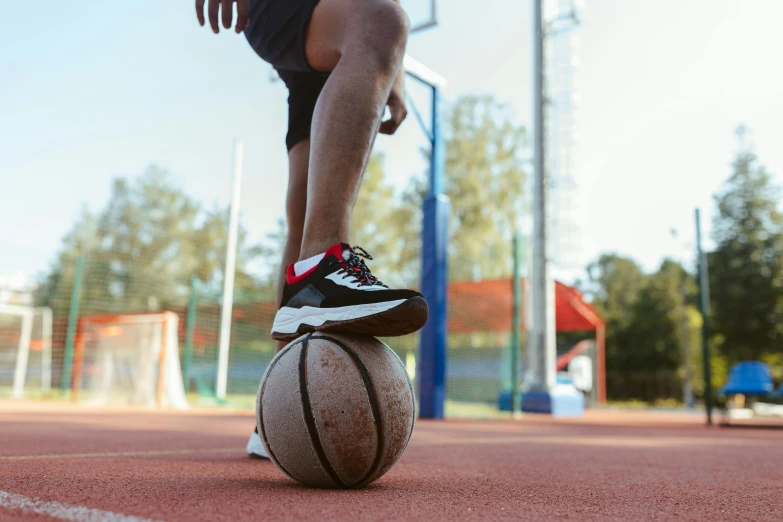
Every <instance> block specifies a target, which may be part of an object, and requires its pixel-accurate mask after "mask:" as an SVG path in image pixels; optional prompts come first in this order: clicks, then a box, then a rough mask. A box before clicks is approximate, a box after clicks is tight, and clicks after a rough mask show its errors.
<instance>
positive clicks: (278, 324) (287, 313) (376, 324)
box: [272, 243, 429, 341]
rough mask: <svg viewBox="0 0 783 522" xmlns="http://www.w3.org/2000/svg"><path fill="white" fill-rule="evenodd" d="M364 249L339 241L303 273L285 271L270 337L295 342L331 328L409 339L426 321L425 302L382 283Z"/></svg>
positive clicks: (335, 330) (411, 293)
mask: <svg viewBox="0 0 783 522" xmlns="http://www.w3.org/2000/svg"><path fill="white" fill-rule="evenodd" d="M362 258H365V259H372V257H371V256H370V255H369V254H367V252H365V251H364V249H362V248H361V247H353V248H352V247H350V246H349V245H347V244H345V243H338V244H336V245H334V246H332V247H331V248H330V249H329V250H327V251H326V255H324V258H323V259H322V260H321V261H320V262H319V263H318V265H316V266H315V267H313V268H312V269H311V270H308V271H307V272H305V273H304V274H301V275H299V276H297V275H295V273H294V266H293V265H289V266H288V268H287V270H286V284H285V287H284V288H283V302H282V303H281V306H280V310H278V312H277V315H276V316H275V322H274V324H273V325H272V338H274V339H277V340H279V341H292V340H294V339H296V338H297V337H299V336H300V335H302V334H305V333H308V332H315V331H322V330H330V331H333V332H341V333H359V334H363V335H372V336H377V337H394V336H399V335H406V334H409V333H413V332H415V331H416V330H419V329H420V328H421V327H422V326H424V323H426V322H427V315H428V313H429V309H428V307H427V301H426V300H425V299H424V297H422V295H421V294H420V293H419V292H416V291H414V290H393V289H390V288H389V287H387V286H386V285H384V284H383V283H381V282H380V281H379V280H378V279H377V278H376V277H375V276H374V275H372V273H371V272H370V269H369V268H368V267H367V265H366V264H365V263H364V259H362Z"/></svg>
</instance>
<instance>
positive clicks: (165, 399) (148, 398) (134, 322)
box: [72, 312, 188, 409]
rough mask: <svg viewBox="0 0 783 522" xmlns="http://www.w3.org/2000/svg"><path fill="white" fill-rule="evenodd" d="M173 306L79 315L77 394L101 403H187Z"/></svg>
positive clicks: (184, 405) (81, 399)
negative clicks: (140, 311) (160, 309)
mask: <svg viewBox="0 0 783 522" xmlns="http://www.w3.org/2000/svg"><path fill="white" fill-rule="evenodd" d="M178 327H179V319H178V317H177V314H175V313H173V312H161V313H148V314H122V315H94V316H86V317H81V318H80V319H79V326H78V332H77V336H76V349H75V351H74V369H73V384H72V386H73V397H74V399H75V400H78V401H79V402H84V403H88V404H100V405H108V404H111V405H129V406H143V407H153V408H178V409H184V408H187V406H188V404H187V399H186V397H185V390H184V387H183V385H182V372H181V370H180V364H179V349H178V346H179V342H178Z"/></svg>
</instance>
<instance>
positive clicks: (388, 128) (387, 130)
mask: <svg viewBox="0 0 783 522" xmlns="http://www.w3.org/2000/svg"><path fill="white" fill-rule="evenodd" d="M395 130H397V128H396V125H395V123H394V120H386V121H384V122H381V127H380V128H379V129H378V132H380V133H381V134H386V135H387V136H391V135H392V134H394V131H395Z"/></svg>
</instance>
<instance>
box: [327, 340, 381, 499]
mask: <svg viewBox="0 0 783 522" xmlns="http://www.w3.org/2000/svg"><path fill="white" fill-rule="evenodd" d="M313 339H324V340H328V341H331V342H333V343H334V344H336V345H337V346H339V347H340V348H341V349H342V350H343V351H344V352H345V353H346V354H348V357H350V358H351V360H352V361H353V363H354V365H355V366H356V369H357V370H359V373H360V374H361V376H362V381H363V382H364V389H365V391H366V392H367V399H368V401H369V402H370V409H371V410H372V415H373V418H374V420H375V428H376V431H377V438H378V443H377V448H376V452H375V460H374V461H373V463H372V465H371V466H370V469H369V471H368V472H367V473H366V474H365V475H364V477H362V478H361V479H360V480H358V481H357V482H356V483H355V484H353V485H352V486H351V487H362V486H363V485H364V483H365V482H366V481H367V480H371V479H372V478H373V476H374V475H375V474H376V473H377V472H378V469H380V467H381V463H382V457H383V443H384V437H383V419H382V418H381V410H380V408H379V407H378V397H377V395H376V393H375V387H374V386H373V383H372V379H371V378H370V373H369V372H368V371H367V367H366V366H365V365H364V363H363V362H362V361H361V359H359V356H357V355H356V354H355V353H354V352H353V351H352V350H351V349H350V348H348V347H347V346H346V345H344V344H343V343H342V342H341V341H340V340H338V339H335V338H334V337H326V336H324V337H320V336H319V337H313Z"/></svg>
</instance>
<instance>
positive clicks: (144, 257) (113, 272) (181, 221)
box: [39, 167, 258, 313]
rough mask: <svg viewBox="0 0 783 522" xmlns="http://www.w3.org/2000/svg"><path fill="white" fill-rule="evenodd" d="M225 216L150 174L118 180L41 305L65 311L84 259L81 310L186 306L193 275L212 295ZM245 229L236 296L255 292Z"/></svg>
mask: <svg viewBox="0 0 783 522" xmlns="http://www.w3.org/2000/svg"><path fill="white" fill-rule="evenodd" d="M226 236H227V211H225V210H221V209H218V208H215V209H213V210H212V211H210V212H205V211H203V210H202V208H201V205H200V204H199V203H198V202H196V201H194V200H193V199H192V198H191V197H190V196H188V195H187V194H186V193H184V192H183V191H182V190H181V189H180V188H179V187H177V186H176V185H174V184H173V183H172V182H171V181H170V179H169V176H168V174H167V173H166V172H164V171H162V170H161V169H159V168H157V167H150V168H148V169H147V171H146V172H145V173H144V175H143V176H141V177H140V178H139V179H137V180H136V181H135V182H131V181H129V180H127V179H124V178H118V179H116V180H114V182H113V185H112V192H111V197H110V198H109V201H108V202H107V204H106V206H105V207H104V209H103V210H102V211H101V212H99V213H98V214H97V215H92V214H90V213H89V212H87V211H85V212H84V214H83V216H82V218H81V219H80V220H79V221H78V222H77V223H76V224H75V225H74V228H73V229H72V231H71V232H70V233H69V234H67V235H66V236H65V238H64V239H63V246H62V249H61V252H60V254H59V256H58V258H57V260H56V261H55V262H54V263H53V266H52V268H51V270H50V273H49V275H48V277H47V278H46V279H45V281H44V283H43V285H42V286H41V288H40V290H39V295H40V296H41V300H47V301H49V303H51V304H50V305H54V306H57V307H59V308H63V307H64V305H65V303H67V300H68V296H69V294H70V290H71V287H72V282H73V279H72V278H73V273H72V267H73V264H74V260H75V259H76V257H78V256H79V255H84V256H85V259H86V264H85V277H84V280H83V283H82V303H83V306H82V311H83V312H85V313H95V312H106V311H146V310H155V309H158V308H161V307H165V306H169V305H172V304H179V303H182V302H183V301H184V300H185V299H186V298H187V294H188V291H189V288H188V285H189V280H190V277H191V276H192V275H196V276H198V277H199V279H201V280H202V281H203V282H204V283H206V285H207V288H209V287H213V288H217V287H219V286H220V285H221V284H222V281H223V270H224V259H225V249H226ZM246 236H247V234H246V232H245V231H244V230H240V233H239V242H238V244H239V246H238V255H237V272H236V276H235V284H236V287H235V288H236V289H237V290H238V291H242V290H246V289H249V288H252V287H254V286H255V281H254V279H253V277H252V276H251V275H250V274H249V273H248V272H247V270H246V266H247V265H248V263H250V262H251V260H252V259H254V258H255V257H256V256H257V254H258V249H257V247H253V246H248V245H247V242H246Z"/></svg>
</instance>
